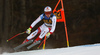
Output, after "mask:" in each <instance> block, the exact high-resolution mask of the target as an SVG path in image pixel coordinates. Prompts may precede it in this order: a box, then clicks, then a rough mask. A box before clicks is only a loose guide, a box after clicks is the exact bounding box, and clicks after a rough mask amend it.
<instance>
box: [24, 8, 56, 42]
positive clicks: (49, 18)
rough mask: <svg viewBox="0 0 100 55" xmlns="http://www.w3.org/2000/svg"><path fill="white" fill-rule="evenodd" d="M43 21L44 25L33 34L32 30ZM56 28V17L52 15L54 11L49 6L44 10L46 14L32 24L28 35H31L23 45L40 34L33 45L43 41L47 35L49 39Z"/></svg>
mask: <svg viewBox="0 0 100 55" xmlns="http://www.w3.org/2000/svg"><path fill="white" fill-rule="evenodd" d="M41 20H43V22H44V23H43V24H42V25H41V26H40V27H39V28H38V29H37V30H35V31H34V32H32V33H31V29H32V28H33V27H34V26H35V25H36V24H37V23H38V22H39V21H41ZM55 27H56V16H55V15H54V14H53V13H52V9H51V7H49V6H46V7H45V8H44V13H43V14H41V15H40V16H39V17H38V18H37V19H36V20H35V21H34V22H33V23H32V24H31V26H30V27H29V28H28V29H27V31H26V33H27V34H30V33H31V34H30V35H29V36H28V37H27V38H26V39H25V40H24V41H23V43H26V42H28V41H29V40H31V39H32V38H34V37H35V36H36V35H37V34H40V35H39V36H38V37H37V38H36V39H35V40H34V42H33V43H35V42H36V41H38V40H41V39H42V38H43V37H44V36H45V35H46V36H47V38H49V36H50V35H51V34H52V33H53V32H54V30H55Z"/></svg>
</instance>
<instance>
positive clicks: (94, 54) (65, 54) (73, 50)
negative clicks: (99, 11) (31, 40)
mask: <svg viewBox="0 0 100 55" xmlns="http://www.w3.org/2000/svg"><path fill="white" fill-rule="evenodd" d="M1 55H100V44H93V45H82V46H74V47H64V48H57V49H44V50H43V49H41V50H32V51H22V52H14V53H3V54H1Z"/></svg>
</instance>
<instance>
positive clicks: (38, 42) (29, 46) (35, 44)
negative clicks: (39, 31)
mask: <svg viewBox="0 0 100 55" xmlns="http://www.w3.org/2000/svg"><path fill="white" fill-rule="evenodd" d="M40 42H41V41H40V40H39V41H37V42H36V43H34V44H31V45H30V46H28V47H27V49H30V48H32V47H33V46H35V45H37V44H39V43H40Z"/></svg>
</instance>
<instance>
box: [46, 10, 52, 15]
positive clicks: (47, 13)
mask: <svg viewBox="0 0 100 55" xmlns="http://www.w3.org/2000/svg"><path fill="white" fill-rule="evenodd" d="M44 13H45V14H46V15H49V14H51V13H52V12H51V11H50V12H44Z"/></svg>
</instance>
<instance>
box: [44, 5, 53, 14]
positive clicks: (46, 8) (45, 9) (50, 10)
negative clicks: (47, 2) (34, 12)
mask: <svg viewBox="0 0 100 55" xmlns="http://www.w3.org/2000/svg"><path fill="white" fill-rule="evenodd" d="M44 12H45V14H51V13H52V9H51V7H49V6H46V7H45V8H44Z"/></svg>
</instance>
